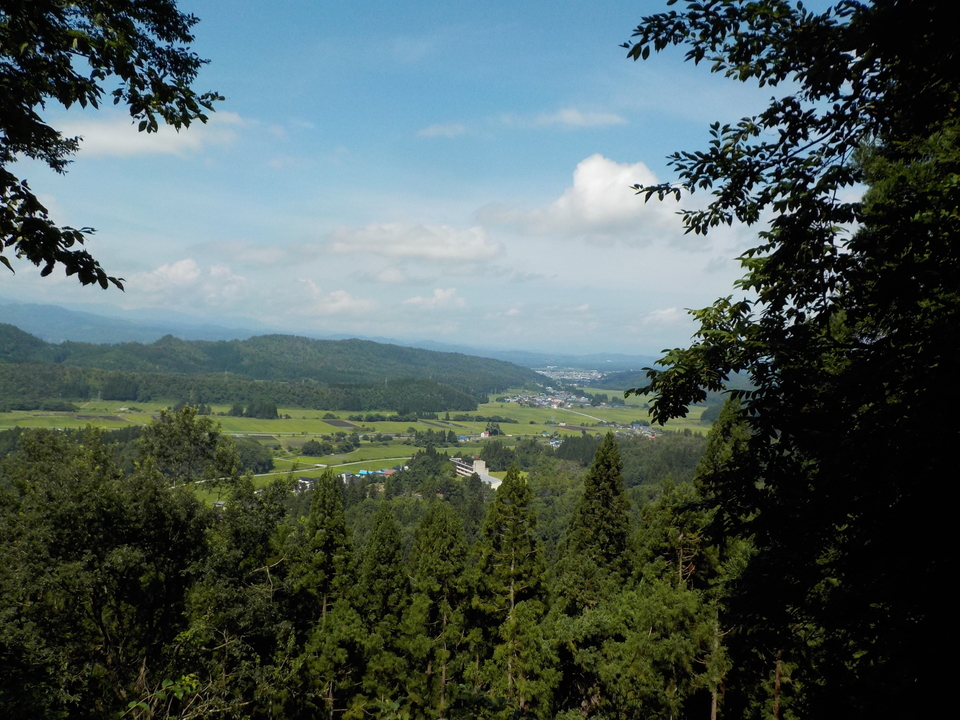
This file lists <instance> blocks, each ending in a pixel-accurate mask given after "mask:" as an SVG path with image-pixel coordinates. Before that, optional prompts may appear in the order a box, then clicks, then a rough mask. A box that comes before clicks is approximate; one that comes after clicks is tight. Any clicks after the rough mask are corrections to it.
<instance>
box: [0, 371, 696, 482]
mask: <svg viewBox="0 0 960 720" xmlns="http://www.w3.org/2000/svg"><path fill="white" fill-rule="evenodd" d="M585 390H586V391H587V392H590V391H591V389H590V388H586V389H585ZM605 392H608V393H609V391H605ZM511 394H513V393H512V392H507V393H504V394H503V395H501V397H502V396H510V395H511ZM626 402H627V404H626V405H624V406H603V407H590V406H589V405H585V406H583V407H580V406H576V407H573V408H556V409H554V408H539V407H525V406H521V405H518V404H516V403H510V402H488V403H484V404H482V405H480V406H479V407H478V408H477V410H476V411H474V412H471V413H468V414H469V415H471V416H476V415H480V416H484V417H491V416H500V417H502V418H509V419H512V420H516V422H503V423H501V424H500V429H501V431H502V432H503V433H504V435H502V436H500V437H498V438H496V439H498V440H500V441H501V442H504V443H506V444H508V445H513V444H515V443H516V442H519V441H520V440H521V439H522V438H523V437H525V436H531V435H534V436H541V437H544V436H552V435H556V436H558V437H563V436H564V435H578V434H580V433H581V432H583V431H586V432H603V431H604V430H605V424H606V423H618V424H624V425H626V424H629V423H632V422H635V421H638V420H646V419H648V414H647V410H646V408H645V407H644V405H645V403H647V402H648V399H647V398H644V397H630V398H628V399H627V401H626ZM167 405H168V403H164V402H149V403H136V404H135V405H134V404H131V403H122V402H107V401H91V402H88V403H84V404H82V405H80V404H78V405H77V407H78V410H77V411H75V412H45V411H12V412H7V413H0V430H3V429H8V428H13V427H17V426H19V427H23V428H60V429H73V428H83V427H86V426H93V427H99V428H104V429H106V430H115V429H119V428H124V427H130V426H132V425H146V424H147V423H149V422H151V421H152V420H153V419H154V418H155V417H157V416H158V414H159V413H160V411H161V410H162V409H164V408H165V407H167ZM211 410H212V412H213V413H214V415H213V416H212V419H213V420H215V421H216V422H217V423H219V424H220V427H221V429H222V431H223V432H224V434H226V435H230V436H233V437H237V438H247V439H250V440H254V441H256V442H260V443H262V444H264V445H266V446H267V447H269V448H270V449H271V450H273V452H274V465H275V469H274V471H273V472H272V473H269V474H266V475H262V476H259V477H258V479H257V482H258V484H262V483H265V482H267V481H268V480H269V479H270V477H272V476H276V475H277V474H278V473H280V474H282V473H288V472H292V473H294V474H295V475H297V476H300V477H315V476H317V475H319V474H321V473H322V472H323V471H324V470H325V469H327V468H329V469H332V470H334V472H338V473H339V472H344V471H347V470H350V471H354V472H356V471H359V470H382V469H385V468H390V467H395V466H397V465H401V466H402V465H403V464H404V462H405V461H406V460H407V459H408V458H409V457H410V456H411V455H413V454H414V453H415V452H416V451H417V447H416V446H415V445H414V444H413V434H414V433H415V432H417V431H421V432H422V431H426V430H432V431H439V430H443V431H450V430H452V431H453V432H454V433H455V434H456V435H457V436H458V437H459V436H467V437H468V438H469V439H464V440H461V442H460V444H458V445H457V446H456V450H457V451H460V452H466V453H470V454H477V453H479V452H480V450H481V449H482V447H483V445H482V443H484V442H489V441H490V440H480V439H479V437H478V436H479V434H480V433H481V432H483V431H484V430H485V429H486V427H487V422H486V421H483V422H476V421H454V420H445V419H444V418H445V414H444V413H439V414H438V415H439V418H438V419H436V420H418V421H416V422H399V423H398V422H362V421H352V420H349V419H348V416H350V415H354V416H356V415H357V413H356V412H355V411H342V412H331V411H327V410H305V409H303V408H283V407H282V408H279V413H280V416H281V417H280V418H279V419H276V420H260V419H256V418H240V417H229V416H227V415H226V414H225V413H226V412H227V411H228V410H229V406H227V405H223V406H219V405H215V406H212V407H211ZM703 410H704V408H700V407H692V408H690V414H689V416H688V417H687V418H684V419H682V420H678V421H672V422H671V423H668V425H667V426H666V429H668V430H684V429H689V430H691V431H693V432H701V433H705V432H706V431H707V430H708V429H709V428H708V426H706V425H704V424H702V423H701V422H700V420H699V418H700V415H701V414H702V412H703ZM221 413H223V414H221ZM379 413H380V414H383V415H388V414H391V411H390V410H381V411H379ZM363 414H366V413H363ZM460 414H461V413H451V416H456V415H460ZM284 416H286V417H284ZM331 416H332V417H331ZM354 432H356V433H357V434H359V435H360V436H361V443H360V447H359V448H357V449H355V450H353V451H351V452H348V453H334V454H331V455H324V456H319V457H313V456H305V455H302V454H301V448H302V447H303V445H304V444H305V443H306V442H307V441H308V440H328V441H330V442H332V443H333V444H334V445H336V444H337V442H338V440H337V437H336V434H337V433H346V434H348V435H349V434H351V433H354ZM377 435H381V436H382V435H389V436H391V437H390V440H389V441H386V442H379V441H373V442H371V440H373V439H374V437H375V436H377ZM363 436H366V437H367V438H368V439H367V440H363V439H362V438H363ZM453 451H454V448H453V447H448V448H446V452H451V453H452V452H453ZM212 499H215V498H212Z"/></svg>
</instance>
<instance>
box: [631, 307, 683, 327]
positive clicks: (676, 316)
mask: <svg viewBox="0 0 960 720" xmlns="http://www.w3.org/2000/svg"><path fill="white" fill-rule="evenodd" d="M689 322H690V314H689V313H688V312H687V311H686V310H680V309H679V308H675V307H671V308H664V309H662V310H653V311H651V312H648V313H647V314H646V315H644V316H643V318H641V320H640V323H641V324H642V325H679V324H684V325H686V324H689Z"/></svg>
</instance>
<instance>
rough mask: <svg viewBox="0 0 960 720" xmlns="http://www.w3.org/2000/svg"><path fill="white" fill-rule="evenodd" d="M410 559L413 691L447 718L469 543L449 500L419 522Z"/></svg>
mask: <svg viewBox="0 0 960 720" xmlns="http://www.w3.org/2000/svg"><path fill="white" fill-rule="evenodd" d="M411 562H412V565H413V580H414V590H415V595H414V597H413V603H412V606H411V609H410V612H409V616H408V626H407V631H408V633H409V634H410V636H411V637H412V638H414V642H413V643H412V646H411V648H410V650H411V660H412V661H413V663H414V666H413V667H411V673H410V679H409V680H410V681H409V684H408V691H412V692H410V693H409V695H410V700H412V701H414V702H416V703H418V704H419V706H420V708H421V709H422V712H423V714H424V715H425V716H426V717H438V718H442V717H444V716H445V713H446V711H447V709H448V707H449V705H450V702H451V699H452V698H451V692H450V691H451V684H452V683H453V681H454V668H455V663H456V660H457V654H458V651H459V647H460V645H461V644H462V642H463V639H464V637H465V635H466V629H465V616H464V609H465V603H466V601H467V598H468V587H467V577H466V568H467V544H466V541H465V539H464V536H463V523H462V522H461V521H460V518H459V517H458V516H457V514H456V512H455V511H454V509H453V508H452V507H450V505H448V504H447V503H443V502H433V503H432V504H431V506H430V508H429V510H427V513H426V514H425V515H424V516H423V518H422V519H421V521H420V524H419V526H418V528H417V533H416V539H415V541H414V546H413V553H412V558H411Z"/></svg>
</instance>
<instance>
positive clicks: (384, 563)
mask: <svg viewBox="0 0 960 720" xmlns="http://www.w3.org/2000/svg"><path fill="white" fill-rule="evenodd" d="M402 552H403V550H402V543H401V538H400V528H399V526H398V525H397V521H396V519H395V518H394V515H393V510H392V509H391V507H390V501H388V500H382V501H381V502H380V506H379V507H378V508H377V513H376V515H375V516H374V520H373V529H372V530H371V532H370V536H369V538H368V539H367V544H366V546H365V547H364V549H363V559H362V561H361V563H360V574H359V578H358V580H357V586H356V591H357V594H356V606H357V609H358V611H359V612H360V616H361V617H362V618H363V621H364V624H365V626H366V628H367V632H368V638H367V663H366V670H365V674H364V679H363V685H364V693H365V694H366V696H367V697H368V698H370V699H372V700H375V701H386V700H390V699H396V698H401V697H404V696H405V690H404V687H405V685H406V680H407V671H408V667H407V659H406V649H405V648H404V644H405V643H404V638H403V637H401V623H402V620H403V617H404V614H405V613H406V612H407V609H408V607H409V605H410V591H411V588H410V579H409V576H408V574H407V567H406V564H405V563H404V561H403V554H402Z"/></svg>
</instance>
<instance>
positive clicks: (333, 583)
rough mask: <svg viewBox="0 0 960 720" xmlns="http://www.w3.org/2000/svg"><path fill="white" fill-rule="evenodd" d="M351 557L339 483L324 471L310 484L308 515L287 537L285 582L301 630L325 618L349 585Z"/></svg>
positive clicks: (350, 582) (332, 475)
mask: <svg viewBox="0 0 960 720" xmlns="http://www.w3.org/2000/svg"><path fill="white" fill-rule="evenodd" d="M351 557H352V549H351V547H350V540H349V538H348V537H347V525H346V518H345V515H344V508H343V487H342V482H341V480H340V478H338V477H337V476H335V475H334V474H333V471H332V470H326V471H325V472H324V473H323V475H321V476H320V478H319V479H318V480H317V481H316V483H315V485H314V490H313V498H312V500H311V502H310V512H309V513H308V514H307V516H306V517H304V518H302V519H301V520H300V524H299V526H298V527H297V530H296V531H295V532H293V533H291V534H290V535H289V536H288V538H287V558H288V562H289V565H290V569H289V571H288V573H287V579H288V582H289V583H290V591H291V593H292V596H293V599H294V604H295V606H296V611H297V615H298V617H299V618H300V625H301V628H302V629H305V628H306V627H308V626H309V625H312V624H313V623H314V622H315V621H316V620H318V619H322V618H323V617H325V616H326V614H327V612H328V611H329V610H330V607H331V606H332V605H333V603H335V602H336V601H337V600H338V599H339V598H341V597H344V596H345V593H346V590H347V588H349V587H351V586H352V578H351V577H350V573H351V566H350V565H351V563H350V561H351Z"/></svg>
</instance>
